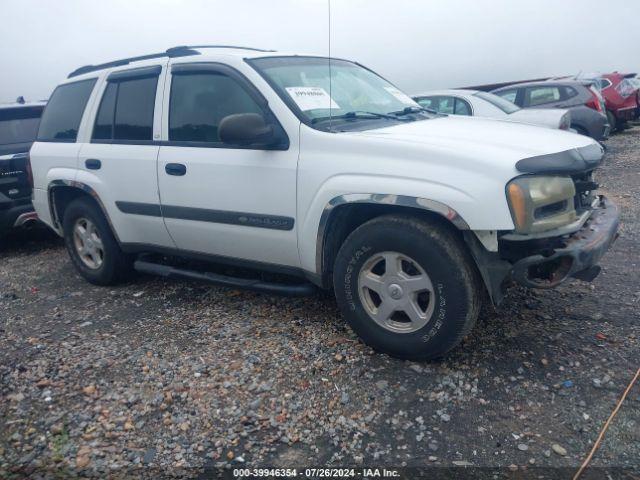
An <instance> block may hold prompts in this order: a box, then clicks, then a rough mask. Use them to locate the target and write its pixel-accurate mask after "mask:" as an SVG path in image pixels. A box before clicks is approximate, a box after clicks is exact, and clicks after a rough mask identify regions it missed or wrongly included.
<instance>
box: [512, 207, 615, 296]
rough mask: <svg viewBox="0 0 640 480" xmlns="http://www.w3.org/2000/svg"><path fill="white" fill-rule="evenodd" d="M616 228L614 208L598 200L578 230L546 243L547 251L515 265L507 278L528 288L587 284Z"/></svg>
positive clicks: (611, 240) (521, 260)
mask: <svg viewBox="0 0 640 480" xmlns="http://www.w3.org/2000/svg"><path fill="white" fill-rule="evenodd" d="M618 225H619V212H618V207H617V206H616V205H615V204H614V203H613V202H611V201H610V200H608V199H607V198H605V197H604V196H600V197H599V198H598V201H597V202H596V205H595V206H594V208H593V210H592V211H591V215H590V216H589V218H588V219H587V221H586V222H585V223H584V225H583V226H582V228H581V229H580V230H578V231H577V232H575V233H573V234H571V235H568V236H566V237H563V238H561V239H557V238H556V239H549V242H550V245H549V248H548V249H543V251H542V252H541V253H536V254H534V255H529V256H527V257H525V258H522V259H520V260H518V261H517V262H515V263H514V264H513V267H512V269H511V278H512V279H513V280H515V281H516V282H518V283H519V284H521V285H524V286H525V287H530V288H553V287H556V286H558V285H559V284H561V283H562V282H564V281H565V280H567V279H568V278H570V277H574V278H578V279H580V280H586V281H591V280H593V279H594V278H595V277H596V276H597V275H598V273H599V272H600V267H598V266H597V264H598V262H599V261H600V259H601V258H602V256H603V255H604V254H605V252H606V251H607V250H608V249H609V247H610V246H611V244H612V243H613V242H614V241H615V239H616V238H617V236H618Z"/></svg>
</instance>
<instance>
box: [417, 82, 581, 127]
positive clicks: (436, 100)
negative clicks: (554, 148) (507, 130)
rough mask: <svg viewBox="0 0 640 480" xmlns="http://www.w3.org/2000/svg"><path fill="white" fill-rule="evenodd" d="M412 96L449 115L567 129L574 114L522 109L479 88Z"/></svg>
mask: <svg viewBox="0 0 640 480" xmlns="http://www.w3.org/2000/svg"><path fill="white" fill-rule="evenodd" d="M413 99H414V100H415V101H416V102H418V103H419V104H420V105H421V106H423V107H424V108H427V109H430V110H434V111H436V112H438V113H446V114H450V115H470V116H475V117H487V118H496V119H499V120H509V121H512V122H520V123H529V124H533V125H539V126H542V127H548V128H559V129H561V130H568V129H569V126H570V125H571V113H570V112H569V111H568V110H564V109H560V108H530V109H526V110H525V109H522V108H520V107H518V106H517V105H516V104H515V103H511V102H510V101H508V100H506V99H504V98H502V97H499V96H498V95H494V94H493V93H488V92H481V91H479V90H462V89H460V90H433V91H430V92H425V93H423V94H421V95H416V96H414V97H413Z"/></svg>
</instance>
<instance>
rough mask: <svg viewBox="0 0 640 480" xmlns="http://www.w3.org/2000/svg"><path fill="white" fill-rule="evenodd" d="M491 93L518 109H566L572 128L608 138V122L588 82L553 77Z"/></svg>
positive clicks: (584, 133)
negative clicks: (559, 79) (558, 79)
mask: <svg viewBox="0 0 640 480" xmlns="http://www.w3.org/2000/svg"><path fill="white" fill-rule="evenodd" d="M491 93H495V94H496V95H499V96H501V97H502V98H505V99H507V100H509V101H510V102H512V103H515V104H516V105H518V106H519V107H521V108H566V109H568V110H569V111H570V112H571V128H572V129H574V130H575V131H577V132H578V133H580V134H582V135H587V136H589V137H591V138H593V139H594V140H599V141H600V140H606V139H607V138H608V137H609V128H610V127H609V122H608V120H607V115H606V113H605V112H604V108H603V102H602V98H601V97H600V96H599V94H598V92H597V91H596V90H594V89H592V88H591V87H590V83H589V82H577V81H569V80H561V81H557V80H552V81H549V80H547V81H540V82H527V83H519V84H516V85H509V86H508V87H502V88H498V89H496V90H493V91H492V92H491Z"/></svg>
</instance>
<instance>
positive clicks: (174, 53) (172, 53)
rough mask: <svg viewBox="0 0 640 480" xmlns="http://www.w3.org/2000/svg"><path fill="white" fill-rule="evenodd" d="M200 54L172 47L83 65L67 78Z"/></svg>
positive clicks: (184, 48)
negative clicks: (140, 62)
mask: <svg viewBox="0 0 640 480" xmlns="http://www.w3.org/2000/svg"><path fill="white" fill-rule="evenodd" d="M199 54H200V53H199V52H197V51H196V50H193V49H192V48H189V47H174V48H169V49H168V50H167V51H165V52H162V53H151V54H149V55H140V56H138V57H129V58H123V59H121V60H114V61H112V62H106V63H100V64H98V65H85V66H83V67H80V68H77V69H75V70H74V71H73V72H71V73H70V74H69V75H67V78H72V77H77V76H78V75H83V74H85V73H90V72H97V71H98V70H104V69H105V68H112V67H120V66H122V65H128V64H130V63H131V62H139V61H141V60H153V59H154V58H162V57H186V56H189V55H199Z"/></svg>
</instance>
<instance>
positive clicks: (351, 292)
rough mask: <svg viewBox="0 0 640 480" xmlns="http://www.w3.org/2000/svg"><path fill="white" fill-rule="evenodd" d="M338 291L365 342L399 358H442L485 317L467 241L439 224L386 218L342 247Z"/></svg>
mask: <svg viewBox="0 0 640 480" xmlns="http://www.w3.org/2000/svg"><path fill="white" fill-rule="evenodd" d="M334 289H335V292H336V298H337V300H338V305H339V307H340V309H341V310H342V313H343V315H344V317H345V318H346V320H347V322H348V323H349V324H350V326H351V327H352V328H353V330H354V331H355V332H356V333H357V334H358V335H359V336H360V337H361V338H362V339H363V341H364V342H365V343H367V344H368V345H370V346H371V347H373V348H374V349H376V350H378V351H381V352H385V353H388V354H390V355H394V356H396V357H400V358H408V359H414V360H426V359H431V358H436V357H441V356H443V355H444V354H445V353H447V352H448V351H450V350H451V349H452V348H454V347H455V346H456V345H458V343H460V341H461V340H462V338H463V337H464V336H465V335H467V334H468V333H469V332H470V331H471V329H472V328H473V325H474V323H475V321H476V319H477V317H478V312H479V308H480V291H479V283H478V277H477V272H476V270H475V267H474V266H473V264H472V260H471V258H470V257H469V255H468V253H467V251H466V249H465V247H464V245H463V244H462V242H461V240H460V239H459V238H458V237H457V236H456V235H455V234H454V233H453V232H451V231H450V230H449V229H447V228H445V227H443V226H442V225H439V224H438V223H437V222H430V221H424V220H418V219H415V218H412V217H405V216H402V217H399V216H382V217H378V218H375V219H373V220H371V221H369V222H367V223H365V224H364V225H362V226H360V227H359V228H358V229H356V230H355V231H354V232H353V233H352V234H351V235H349V237H348V238H347V239H346V240H345V242H344V244H343V245H342V247H341V248H340V251H339V253H338V256H337V258H336V262H335V268H334Z"/></svg>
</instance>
